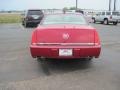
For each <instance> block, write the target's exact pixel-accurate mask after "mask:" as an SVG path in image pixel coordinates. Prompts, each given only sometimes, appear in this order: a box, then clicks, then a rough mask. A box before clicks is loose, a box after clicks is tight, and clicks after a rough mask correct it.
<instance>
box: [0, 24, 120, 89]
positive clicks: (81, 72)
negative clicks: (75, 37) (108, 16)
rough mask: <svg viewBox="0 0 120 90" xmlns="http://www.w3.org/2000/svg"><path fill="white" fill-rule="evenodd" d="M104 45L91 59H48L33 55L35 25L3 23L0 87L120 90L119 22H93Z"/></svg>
mask: <svg viewBox="0 0 120 90" xmlns="http://www.w3.org/2000/svg"><path fill="white" fill-rule="evenodd" d="M92 25H93V26H94V27H96V28H97V30H98V32H99V35H100V38H101V44H102V52H101V55H100V58H98V59H93V60H92V61H85V60H82V59H79V60H46V62H43V63H41V62H38V61H37V60H36V59H33V58H32V57H31V55H30V51H29V45H30V38H31V33H32V31H33V29H34V28H33V27H32V28H24V27H23V26H22V25H21V24H0V90H120V24H119V25H117V26H114V25H102V24H92Z"/></svg>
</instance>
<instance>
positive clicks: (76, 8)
mask: <svg viewBox="0 0 120 90" xmlns="http://www.w3.org/2000/svg"><path fill="white" fill-rule="evenodd" d="M77 9H78V0H76V10H77Z"/></svg>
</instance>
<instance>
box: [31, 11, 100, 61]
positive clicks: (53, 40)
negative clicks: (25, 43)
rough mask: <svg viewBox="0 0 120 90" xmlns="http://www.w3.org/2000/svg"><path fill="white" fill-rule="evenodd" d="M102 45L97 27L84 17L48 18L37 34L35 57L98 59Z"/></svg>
mask: <svg viewBox="0 0 120 90" xmlns="http://www.w3.org/2000/svg"><path fill="white" fill-rule="evenodd" d="M100 51H101V44H100V39H99V36H98V33H97V31H96V29H95V28H93V27H92V26H90V25H89V24H88V23H86V21H85V19H84V16H83V15H82V14H78V13H76V14H51V15H46V16H45V17H44V18H43V20H42V21H41V23H40V25H39V26H38V27H37V28H36V29H35V30H34V31H33V33H32V39H31V45H30V52H31V55H32V57H33V58H38V59H39V58H67V59H69V58H87V59H89V60H91V59H92V58H94V57H95V58H98V57H99V55H100Z"/></svg>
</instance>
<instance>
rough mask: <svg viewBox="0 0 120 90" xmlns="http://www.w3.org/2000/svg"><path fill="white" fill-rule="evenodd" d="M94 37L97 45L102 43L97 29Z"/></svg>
mask: <svg viewBox="0 0 120 90" xmlns="http://www.w3.org/2000/svg"><path fill="white" fill-rule="evenodd" d="M94 39H95V45H100V40H99V35H98V33H97V32H96V31H95V35H94Z"/></svg>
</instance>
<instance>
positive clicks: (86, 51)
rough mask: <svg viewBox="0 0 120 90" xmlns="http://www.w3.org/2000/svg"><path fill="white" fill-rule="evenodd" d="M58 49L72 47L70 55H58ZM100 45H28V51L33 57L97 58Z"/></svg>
mask: <svg viewBox="0 0 120 90" xmlns="http://www.w3.org/2000/svg"><path fill="white" fill-rule="evenodd" d="M59 49H72V51H73V55H72V56H59ZM100 51H101V46H100V45H98V46H35V45H31V46H30V52H31V55H32V57H33V58H36V57H45V58H87V57H95V58H98V57H99V55H100Z"/></svg>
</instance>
